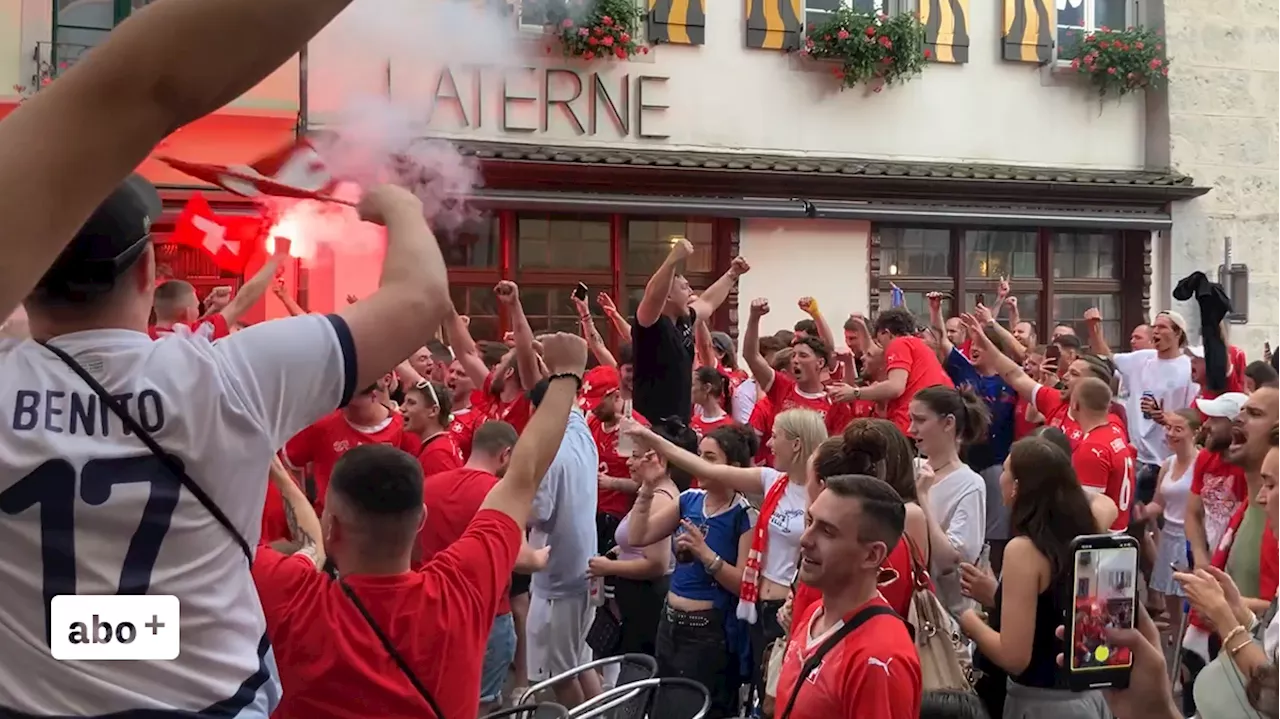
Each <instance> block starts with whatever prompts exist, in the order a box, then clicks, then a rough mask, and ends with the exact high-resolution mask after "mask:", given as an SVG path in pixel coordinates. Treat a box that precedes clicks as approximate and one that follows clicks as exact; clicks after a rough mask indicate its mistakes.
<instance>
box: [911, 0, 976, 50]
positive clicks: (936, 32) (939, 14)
mask: <svg viewBox="0 0 1280 719" xmlns="http://www.w3.org/2000/svg"><path fill="white" fill-rule="evenodd" d="M920 21H921V22H922V23H924V42H925V47H926V48H928V49H929V52H930V53H931V54H932V56H933V57H932V59H933V60H936V61H938V62H954V63H966V62H969V0H920Z"/></svg>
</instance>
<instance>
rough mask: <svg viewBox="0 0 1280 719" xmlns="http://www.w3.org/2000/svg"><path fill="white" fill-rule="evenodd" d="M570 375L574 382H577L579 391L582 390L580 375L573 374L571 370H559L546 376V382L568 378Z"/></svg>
mask: <svg viewBox="0 0 1280 719" xmlns="http://www.w3.org/2000/svg"><path fill="white" fill-rule="evenodd" d="M571 377H572V378H573V381H574V382H576V383H578V391H579V392H581V391H582V375H578V374H574V373H573V372H560V373H557V374H553V375H551V376H550V377H548V378H547V382H548V383H550V382H555V381H556V380H558V379H568V378H571Z"/></svg>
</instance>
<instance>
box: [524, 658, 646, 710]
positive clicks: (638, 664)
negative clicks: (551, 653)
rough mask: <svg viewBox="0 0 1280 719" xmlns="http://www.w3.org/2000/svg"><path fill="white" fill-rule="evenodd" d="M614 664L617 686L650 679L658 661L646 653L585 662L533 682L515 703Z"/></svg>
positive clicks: (526, 702) (526, 700)
mask: <svg viewBox="0 0 1280 719" xmlns="http://www.w3.org/2000/svg"><path fill="white" fill-rule="evenodd" d="M614 664H617V665H618V680H617V682H615V685H616V686H619V687H620V686H623V685H624V684H630V683H632V682H636V681H639V680H641V679H651V678H653V676H654V675H655V674H657V673H658V661H657V660H656V659H654V658H653V657H651V656H649V655H648V654H621V655H619V656H616V657H605V658H604V659H597V660H595V661H591V662H587V663H586V664H583V665H582V666H580V667H574V668H573V669H570V670H569V671H567V672H565V673H563V674H560V675H558V676H554V677H551V678H550V679H548V680H546V681H543V682H538V683H537V684H534V685H533V686H531V687H529V688H528V689H526V690H525V692H524V694H521V695H520V700H519V702H517V703H518V704H528V703H529V702H530V701H532V700H533V697H534V696H536V695H537V694H538V693H539V692H542V691H544V690H547V689H550V688H551V687H553V686H555V685H556V684H559V683H560V682H562V681H564V680H566V679H572V678H574V677H576V676H578V675H579V674H581V673H583V672H585V671H590V670H595V669H603V668H604V667H608V666H612V665H614Z"/></svg>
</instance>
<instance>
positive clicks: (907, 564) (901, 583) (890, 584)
mask: <svg viewBox="0 0 1280 719" xmlns="http://www.w3.org/2000/svg"><path fill="white" fill-rule="evenodd" d="M910 551H911V545H910V544H908V543H907V541H906V539H905V537H904V539H903V540H902V541H900V542H898V545H897V546H896V547H894V548H893V551H892V552H889V556H888V557H885V560H884V565H883V566H882V567H881V568H880V596H881V597H883V598H884V600H885V602H887V603H888V604H889V606H890V607H892V608H893V611H895V612H897V613H898V616H900V617H905V616H907V613H908V612H909V611H911V598H912V597H913V596H914V595H915V582H914V580H913V579H912V573H911V569H912V568H911V555H910V554H909V552H910ZM929 588H930V589H933V582H932V581H930V582H929ZM820 599H822V592H819V591H818V590H816V589H814V588H813V587H810V586H809V585H808V584H805V583H804V582H797V583H796V591H795V594H794V595H793V596H792V598H791V616H792V617H799V616H802V615H803V614H804V613H805V612H807V611H809V608H810V607H811V606H812V605H813V603H814V602H817V601H819V600H820ZM798 626H800V625H798V624H796V623H795V622H792V624H791V628H792V629H793V630H794V629H795V628H796V627H798Z"/></svg>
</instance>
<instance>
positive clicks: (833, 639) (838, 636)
mask: <svg viewBox="0 0 1280 719" xmlns="http://www.w3.org/2000/svg"><path fill="white" fill-rule="evenodd" d="M885 614H891V615H893V616H895V617H896V616H898V613H897V612H895V611H893V610H892V609H890V608H889V607H886V606H883V605H876V606H874V607H867V608H866V609H863V610H862V611H860V612H858V613H857V614H855V615H853V617H852V618H851V619H849V621H847V622H845V623H844V625H843V626H841V627H840V629H838V630H837V631H836V633H835V634H832V635H831V636H829V637H827V640H826V641H824V642H823V643H822V646H820V647H818V651H816V652H814V653H813V656H811V657H809V658H808V659H806V660H805V662H804V664H803V665H802V666H801V667H800V676H798V677H796V685H795V687H793V688H792V690H791V696H790V697H789V698H788V699H787V708H786V709H783V710H782V714H781V715H780V716H781V719H789V717H790V716H791V710H792V709H793V708H794V707H795V705H796V697H798V696H800V688H801V687H803V686H804V683H805V681H807V680H808V679H809V675H810V674H813V672H814V671H815V670H816V669H817V668H818V665H819V664H822V659H823V657H825V656H826V655H827V652H829V651H831V650H832V649H834V648H835V647H836V645H837V644H839V643H840V642H841V641H843V640H844V638H845V637H847V636H849V635H850V634H852V633H853V631H854V630H856V629H857V628H858V627H860V626H862V625H863V624H864V623H866V621H867V620H868V619H871V618H872V617H879V616H881V615H885Z"/></svg>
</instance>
